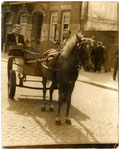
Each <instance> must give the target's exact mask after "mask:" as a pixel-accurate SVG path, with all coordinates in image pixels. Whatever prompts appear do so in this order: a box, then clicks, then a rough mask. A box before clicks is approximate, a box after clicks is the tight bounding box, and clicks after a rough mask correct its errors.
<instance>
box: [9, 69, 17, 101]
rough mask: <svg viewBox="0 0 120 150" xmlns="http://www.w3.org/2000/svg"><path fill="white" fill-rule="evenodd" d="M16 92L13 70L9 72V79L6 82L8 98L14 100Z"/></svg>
mask: <svg viewBox="0 0 120 150" xmlns="http://www.w3.org/2000/svg"><path fill="white" fill-rule="evenodd" d="M15 90H16V73H15V71H14V70H11V71H10V78H9V80H8V97H9V98H10V99H13V98H14V95H15Z"/></svg>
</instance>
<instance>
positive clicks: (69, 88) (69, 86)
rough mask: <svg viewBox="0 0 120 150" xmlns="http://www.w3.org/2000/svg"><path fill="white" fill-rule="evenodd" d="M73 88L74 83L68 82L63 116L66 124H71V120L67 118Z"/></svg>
mask: <svg viewBox="0 0 120 150" xmlns="http://www.w3.org/2000/svg"><path fill="white" fill-rule="evenodd" d="M73 88H74V83H70V84H68V88H67V91H66V92H67V93H66V94H67V100H66V104H67V107H66V114H65V118H66V123H67V124H71V120H70V118H69V112H70V105H71V95H72V91H73Z"/></svg>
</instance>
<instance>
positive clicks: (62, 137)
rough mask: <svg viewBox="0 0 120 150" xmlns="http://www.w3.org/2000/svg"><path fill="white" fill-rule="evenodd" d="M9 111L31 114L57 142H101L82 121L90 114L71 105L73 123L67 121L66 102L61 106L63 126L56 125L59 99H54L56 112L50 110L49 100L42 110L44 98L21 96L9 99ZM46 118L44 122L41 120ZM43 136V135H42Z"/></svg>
mask: <svg viewBox="0 0 120 150" xmlns="http://www.w3.org/2000/svg"><path fill="white" fill-rule="evenodd" d="M8 102H9V105H10V106H9V107H8V108H7V110H8V111H14V112H15V113H16V114H19V115H24V116H30V117H32V118H33V120H34V121H35V122H36V124H38V126H40V128H41V129H42V130H43V132H45V134H46V135H47V136H48V137H49V138H52V140H54V142H55V143H56V144H83V143H84V144H85V143H91V140H92V143H99V142H98V141H97V139H96V138H95V137H94V136H93V134H92V133H91V131H90V130H88V129H87V128H86V127H85V126H84V124H83V123H81V121H86V120H87V119H90V118H89V116H87V115H85V114H84V113H82V112H81V111H80V110H78V109H76V108H75V107H74V106H72V105H71V110H72V112H71V121H72V123H73V124H72V125H68V124H66V123H65V117H64V114H65V108H66V105H65V103H64V104H63V105H62V107H61V126H57V125H55V117H56V111H57V101H55V100H54V101H53V105H54V109H55V111H54V112H50V111H49V103H48V100H47V102H46V106H47V107H46V111H45V112H42V111H41V105H42V100H41V99H37V98H36V97H35V98H29V99H26V98H19V101H16V100H10V99H8ZM42 119H44V120H45V121H44V123H43V122H42V121H41V120H42ZM33 133H34V132H33ZM41 136H42V135H41Z"/></svg>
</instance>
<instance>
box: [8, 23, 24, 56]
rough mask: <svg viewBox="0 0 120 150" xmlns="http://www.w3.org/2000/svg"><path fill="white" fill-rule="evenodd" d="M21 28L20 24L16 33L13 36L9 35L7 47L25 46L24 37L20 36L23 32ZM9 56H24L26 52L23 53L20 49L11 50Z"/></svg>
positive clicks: (16, 26)
mask: <svg viewBox="0 0 120 150" xmlns="http://www.w3.org/2000/svg"><path fill="white" fill-rule="evenodd" d="M21 29H22V28H21V26H20V25H19V24H16V25H15V31H14V32H13V33H11V34H8V35H7V42H6V44H7V46H11V45H25V42H24V37H23V35H21V34H20V31H21ZM8 55H13V56H24V52H23V51H21V50H20V49H16V50H15V49H14V50H13V49H10V51H9V53H8Z"/></svg>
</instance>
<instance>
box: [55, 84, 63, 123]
mask: <svg viewBox="0 0 120 150" xmlns="http://www.w3.org/2000/svg"><path fill="white" fill-rule="evenodd" d="M58 91H59V100H58V110H57V115H56V125H61V120H60V108H61V105H62V94H63V87H62V85H60V84H59V90H58Z"/></svg>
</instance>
